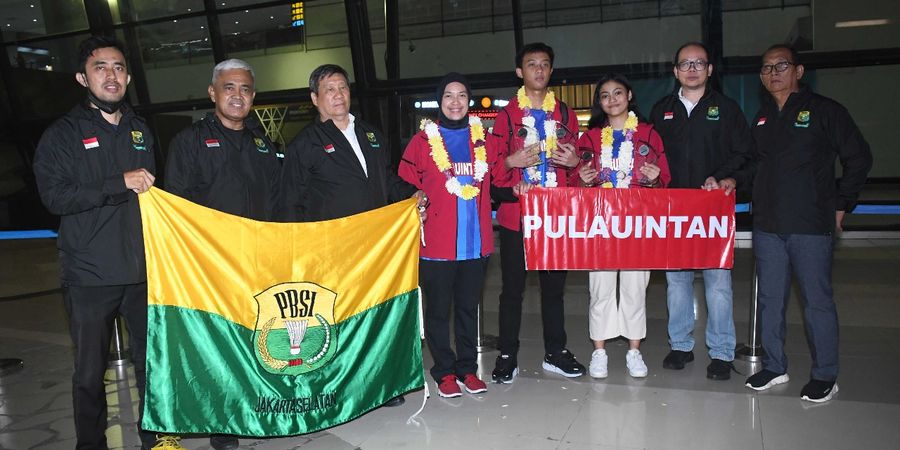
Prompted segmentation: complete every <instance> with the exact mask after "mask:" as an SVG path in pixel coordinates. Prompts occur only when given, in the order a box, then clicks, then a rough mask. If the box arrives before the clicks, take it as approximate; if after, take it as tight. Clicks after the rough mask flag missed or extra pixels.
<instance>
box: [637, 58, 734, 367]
mask: <svg viewBox="0 0 900 450" xmlns="http://www.w3.org/2000/svg"><path fill="white" fill-rule="evenodd" d="M674 64H675V67H674V68H673V69H672V72H673V73H674V74H675V79H677V80H678V89H677V90H676V91H675V92H673V93H672V94H671V95H667V96H666V97H663V98H662V99H661V100H659V101H658V102H657V103H656V105H655V106H654V107H653V110H652V112H651V113H650V120H651V121H652V122H653V125H654V127H655V128H656V131H658V132H659V134H660V136H662V139H663V144H664V145H665V148H666V158H667V159H668V162H669V170H670V171H671V173H672V181H671V182H670V183H669V187H672V188H695V189H705V190H712V189H723V190H724V191H725V195H731V193H732V191H734V189H735V186H736V183H735V180H734V178H733V176H734V173H735V172H736V171H737V170H738V169H740V168H741V166H743V165H744V163H745V162H746V161H747V160H748V159H749V157H750V155H751V150H752V141H751V138H750V129H749V127H748V126H747V121H746V120H747V119H746V118H745V117H744V115H743V113H742V112H741V108H740V106H738V104H737V103H736V102H735V101H734V100H732V99H730V98H728V97H726V96H724V95H722V94H721V93H720V92H718V91H716V90H714V89H712V88H711V87H710V86H709V77H710V75H712V73H713V65H712V64H710V63H709V52H708V51H707V49H706V46H704V45H703V44H702V43H699V42H688V43H686V44H684V45H682V46H681V47H680V48H679V49H678V51H676V52H675V60H674ZM666 281H667V284H668V289H667V303H668V307H669V345H670V346H671V349H672V350H671V351H670V352H669V354H668V355H667V356H666V358H665V359H664V360H663V367H664V368H666V369H673V370H681V369H683V368H684V366H685V364H686V363H689V362H691V361H693V360H694V352H693V349H694V336H693V332H694V319H695V317H694V271H693V270H675V271H669V272H666ZM703 284H704V287H705V294H706V309H707V318H706V346H707V347H708V348H709V358H710V360H711V362H710V364H709V365H708V366H707V367H706V377H707V378H710V379H713V380H727V379H729V378H731V371H732V369H733V365H732V361H734V346H735V334H734V317H733V314H732V290H731V270H729V269H706V270H703Z"/></svg>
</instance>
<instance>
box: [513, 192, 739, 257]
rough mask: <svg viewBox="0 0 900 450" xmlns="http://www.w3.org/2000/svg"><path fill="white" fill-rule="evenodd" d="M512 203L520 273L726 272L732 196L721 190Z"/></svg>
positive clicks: (540, 197)
mask: <svg viewBox="0 0 900 450" xmlns="http://www.w3.org/2000/svg"><path fill="white" fill-rule="evenodd" d="M520 202H521V204H522V233H523V236H524V241H525V261H526V263H525V265H526V267H527V268H528V270H605V269H632V270H637V269H640V270H648V269H710V268H723V269H730V268H731V267H732V265H733V264H734V231H735V226H734V195H728V196H726V195H725V193H724V191H722V190H714V191H704V190H702V189H597V188H553V189H542V188H535V189H532V190H530V191H529V192H528V194H526V195H524V196H523V197H522V198H521V199H520Z"/></svg>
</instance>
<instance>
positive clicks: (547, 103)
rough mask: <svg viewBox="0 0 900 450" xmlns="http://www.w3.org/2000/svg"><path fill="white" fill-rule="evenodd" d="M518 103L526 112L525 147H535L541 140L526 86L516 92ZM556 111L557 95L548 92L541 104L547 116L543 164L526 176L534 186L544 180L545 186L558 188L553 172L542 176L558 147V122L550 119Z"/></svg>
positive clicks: (524, 125) (529, 169)
mask: <svg viewBox="0 0 900 450" xmlns="http://www.w3.org/2000/svg"><path fill="white" fill-rule="evenodd" d="M516 102H517V103H518V104H519V109H521V110H522V111H524V114H523V117H522V126H523V127H524V129H525V133H526V134H525V147H528V146H531V145H534V144H536V143H538V140H539V139H540V137H539V133H538V130H537V127H536V125H535V120H534V116H532V115H531V112H530V111H531V99H529V98H528V95H527V94H526V93H525V86H522V87H520V88H519V90H518V91H517V92H516ZM555 109H556V95H555V94H554V93H553V91H550V90H548V91H547V94H546V95H544V101H543V102H542V103H541V110H543V111H544V112H545V113H546V114H547V115H546V117H547V118H546V119H544V122H543V129H544V140H543V142H541V147H542V150H543V157H542V158H541V164H540V165H538V166H532V167H528V168H527V169H525V175H526V178H527V180H526V181H528V182H529V183H532V184H540V183H541V181H542V178H543V186H547V187H556V186H557V181H556V173H555V172H554V171H553V170H546V168H545V170H544V171H545V172H546V173H544V176H543V177H542V176H541V169H540V167H541V166H545V165H546V164H547V160H548V159H550V158H551V157H552V156H553V152H554V151H555V150H556V149H557V147H558V142H557V137H556V129H557V122H556V121H555V120H553V119H550V117H552V115H553V111H554V110H555Z"/></svg>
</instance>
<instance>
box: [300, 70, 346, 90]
mask: <svg viewBox="0 0 900 450" xmlns="http://www.w3.org/2000/svg"><path fill="white" fill-rule="evenodd" d="M334 74H340V75H342V76H343V77H344V80H346V81H347V84H348V85H349V84H350V77H349V76H348V75H347V71H346V70H344V68H343V67H341V66H339V65H337V64H323V65H321V66H319V67H316V69H315V70H313V71H312V73H311V74H310V75H309V92H310V93H313V94H318V93H319V82H320V81H322V80H324V79H326V78H328V77H330V76H332V75H334Z"/></svg>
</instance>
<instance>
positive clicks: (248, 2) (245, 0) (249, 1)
mask: <svg viewBox="0 0 900 450" xmlns="http://www.w3.org/2000/svg"><path fill="white" fill-rule="evenodd" d="M270 1H271V0H216V8H219V9H222V8H233V7H236V6H252V5H258V4H260V3H268V2H270ZM295 3H296V2H295ZM300 3H306V2H300Z"/></svg>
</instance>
